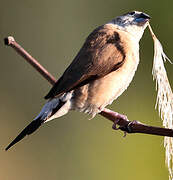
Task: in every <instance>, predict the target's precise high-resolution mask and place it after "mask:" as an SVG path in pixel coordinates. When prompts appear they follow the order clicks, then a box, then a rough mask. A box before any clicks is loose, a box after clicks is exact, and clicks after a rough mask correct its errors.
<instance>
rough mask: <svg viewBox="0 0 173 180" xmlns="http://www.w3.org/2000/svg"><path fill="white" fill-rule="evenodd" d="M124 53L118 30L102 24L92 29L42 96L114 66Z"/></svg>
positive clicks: (84, 81)
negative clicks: (58, 76) (79, 48)
mask: <svg viewBox="0 0 173 180" xmlns="http://www.w3.org/2000/svg"><path fill="white" fill-rule="evenodd" d="M124 59H125V53H124V49H123V47H122V42H121V40H120V37H119V34H118V33H117V32H116V31H112V30H110V29H108V28H106V27H105V26H100V27H98V28H97V29H95V30H94V31H93V32H92V33H91V34H90V35H89V36H88V38H87V39H86V41H85V43H84V45H83V46H82V48H81V50H80V51H79V53H78V54H77V56H76V57H75V58H74V60H73V61H72V63H71V64H70V65H69V67H68V68H67V69H66V71H65V72H64V74H63V75H62V76H61V77H60V79H59V80H58V81H57V82H56V83H55V85H54V86H53V87H52V89H51V90H50V91H49V93H48V94H47V95H46V96H45V99H49V98H53V97H55V96H59V95H61V94H62V93H64V92H68V91H70V90H73V89H75V88H77V87H80V86H83V85H85V84H87V83H89V82H90V81H93V80H95V79H98V78H101V77H103V76H105V75H107V74H108V73H110V72H112V71H115V70H117V69H118V68H119V67H120V66H121V65H122V64H123V62H124Z"/></svg>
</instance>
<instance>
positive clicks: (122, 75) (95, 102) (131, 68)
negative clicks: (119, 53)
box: [73, 59, 138, 116]
mask: <svg viewBox="0 0 173 180" xmlns="http://www.w3.org/2000/svg"><path fill="white" fill-rule="evenodd" d="M137 65H138V59H136V61H134V59H133V60H131V61H130V60H128V61H127V62H125V63H124V64H123V66H122V67H121V68H119V69H118V70H116V71H113V72H111V73H109V74H108V75H106V76H104V77H102V78H100V79H97V80H95V81H92V82H90V83H89V84H87V85H85V86H82V87H80V88H78V89H76V90H74V98H73V99H74V101H73V102H74V103H73V104H74V106H73V107H74V109H77V110H79V111H82V112H85V113H89V114H91V115H92V116H95V115H96V114H97V113H99V112H101V111H102V110H103V108H104V107H105V106H107V105H108V104H111V103H112V102H113V100H115V99H116V98H118V96H120V95H121V94H122V93H123V92H124V91H125V90H126V89H127V87H128V86H129V84H130V82H131V81H132V79H133V76H134V74H135V71H136V69H137Z"/></svg>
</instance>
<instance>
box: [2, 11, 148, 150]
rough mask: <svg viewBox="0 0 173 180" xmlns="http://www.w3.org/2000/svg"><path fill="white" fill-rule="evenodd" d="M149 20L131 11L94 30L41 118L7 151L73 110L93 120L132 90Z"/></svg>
mask: <svg viewBox="0 0 173 180" xmlns="http://www.w3.org/2000/svg"><path fill="white" fill-rule="evenodd" d="M149 20H150V16H149V15H148V14H146V13H143V12H139V11H131V12H128V13H126V14H123V15H121V16H118V17H116V18H114V19H112V20H111V21H109V22H108V23H106V24H103V25H101V26H99V27H97V28H96V29H94V30H93V32H91V33H90V34H89V36H88V37H87V38H86V40H85V42H84V44H83V46H82V48H81V49H80V50H79V52H78V54H77V55H76V57H75V58H74V59H73V61H72V63H71V64H70V65H69V66H68V67H67V69H66V70H65V71H64V73H63V74H62V76H61V77H60V78H59V79H58V80H57V81H56V83H55V84H54V86H53V87H52V88H51V89H50V91H49V92H48V94H47V95H46V96H45V99H46V100H47V102H46V103H45V105H44V106H43V108H42V110H41V112H40V113H39V114H38V116H37V117H36V118H35V119H34V120H33V121H32V122H31V123H30V124H29V125H28V126H27V127H26V128H25V129H24V130H23V131H22V132H21V133H20V134H19V135H18V136H17V137H16V138H15V139H14V140H13V141H12V142H11V143H10V144H9V145H8V146H7V147H6V148H5V150H8V149H9V148H11V147H12V146H13V145H14V144H16V143H17V142H19V141H20V140H22V139H23V138H24V137H25V136H26V135H30V134H32V133H33V132H34V131H36V130H37V129H38V128H39V127H40V126H41V125H42V124H44V123H45V122H48V121H50V120H52V119H55V118H58V117H61V116H63V115H65V114H67V113H68V112H69V111H71V110H77V111H80V112H84V113H87V114H89V115H91V118H93V117H94V116H95V115H96V114H98V113H100V112H101V111H102V110H103V109H104V108H105V107H106V106H107V105H109V104H111V103H112V102H113V101H114V100H116V99H117V98H118V97H119V96H120V95H121V94H122V93H123V92H124V91H125V90H126V89H127V87H128V86H129V84H130V82H131V81H132V79H133V77H134V74H135V71H136V70H137V67H138V64H139V41H140V39H141V38H142V35H143V33H144V30H145V28H146V27H147V24H148V22H149Z"/></svg>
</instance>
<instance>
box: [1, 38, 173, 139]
mask: <svg viewBox="0 0 173 180" xmlns="http://www.w3.org/2000/svg"><path fill="white" fill-rule="evenodd" d="M4 42H5V45H8V46H11V47H12V48H13V49H14V50H15V51H16V52H17V53H18V54H20V55H21V56H22V57H24V59H25V60H26V61H27V62H29V63H30V64H31V65H32V66H33V67H34V68H35V69H36V70H37V71H38V72H39V73H40V74H41V75H42V76H43V77H44V78H45V79H47V80H48V81H49V82H50V83H51V84H52V85H54V84H55V82H56V79H55V78H54V77H53V76H52V75H51V74H50V73H49V72H48V71H47V70H46V69H45V68H44V67H43V66H42V65H41V64H39V63H38V62H37V61H36V59H34V58H33V57H32V56H31V55H30V54H29V53H28V52H26V51H25V50H24V49H23V48H22V47H21V46H20V45H19V44H18V43H17V42H16V41H15V40H14V38H13V37H11V36H9V37H7V38H5V39H4ZM100 115H102V116H104V117H105V118H106V119H108V120H110V121H112V122H113V123H114V125H113V129H120V130H122V131H124V132H127V133H144V134H153V135H160V136H169V137H173V130H172V129H167V128H160V127H154V126H148V125H145V124H142V123H140V122H138V121H129V120H128V119H127V117H126V116H125V115H122V114H119V113H117V112H114V111H111V110H109V109H107V108H105V109H104V110H103V111H102V112H101V113H100ZM116 124H117V125H119V127H118V128H117V127H116Z"/></svg>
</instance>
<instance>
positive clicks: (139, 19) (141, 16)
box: [135, 13, 151, 26]
mask: <svg viewBox="0 0 173 180" xmlns="http://www.w3.org/2000/svg"><path fill="white" fill-rule="evenodd" d="M150 19H151V17H150V16H149V15H148V14H145V13H141V14H138V15H137V16H136V19H135V21H136V22H137V23H138V24H139V25H140V26H143V25H144V24H145V23H146V22H148V21H149V20H150Z"/></svg>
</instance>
